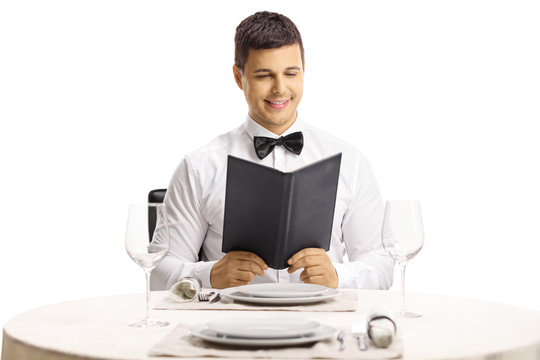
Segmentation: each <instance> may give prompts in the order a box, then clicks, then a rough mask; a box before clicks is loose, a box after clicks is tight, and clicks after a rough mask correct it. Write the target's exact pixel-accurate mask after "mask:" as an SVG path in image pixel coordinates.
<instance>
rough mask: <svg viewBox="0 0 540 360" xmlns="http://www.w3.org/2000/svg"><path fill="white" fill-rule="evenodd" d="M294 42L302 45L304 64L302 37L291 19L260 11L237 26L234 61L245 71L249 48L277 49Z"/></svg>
mask: <svg viewBox="0 0 540 360" xmlns="http://www.w3.org/2000/svg"><path fill="white" fill-rule="evenodd" d="M293 44H298V45H299V46H300V54H301V55H302V64H304V46H303V44H302V37H301V36H300V32H299V31H298V29H297V27H296V25H294V23H293V22H292V21H291V19H289V18H288V17H286V16H285V15H281V14H278V13H274V12H269V11H259V12H257V13H255V14H253V15H251V16H248V17H247V18H245V19H244V20H242V22H241V23H240V24H239V25H238V26H237V27H236V35H235V36H234V63H235V64H236V66H237V67H238V68H239V69H240V70H242V71H244V65H245V64H246V62H247V58H248V54H249V49H255V50H258V49H276V48H279V47H282V46H285V45H293Z"/></svg>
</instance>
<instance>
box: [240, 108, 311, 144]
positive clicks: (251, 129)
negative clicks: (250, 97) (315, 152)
mask: <svg viewBox="0 0 540 360" xmlns="http://www.w3.org/2000/svg"><path fill="white" fill-rule="evenodd" d="M298 118H299V115H298V113H296V120H295V121H294V123H293V124H292V125H291V127H290V128H288V129H287V130H285V132H284V133H283V134H281V135H277V134H274V133H273V132H271V131H270V130H268V129H266V128H264V127H262V126H261V125H259V124H257V122H256V121H255V120H253V119H252V118H251V116H250V115H249V113H248V115H247V117H246V121H245V122H244V128H245V129H246V133H247V134H248V135H249V137H250V138H251V140H253V137H254V136H266V137H269V138H273V139H277V138H279V137H280V136H287V135H289V134H292V133H294V132H297V131H302V128H303V126H302V122H301V121H299V119H298Z"/></svg>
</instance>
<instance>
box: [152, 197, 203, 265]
mask: <svg viewBox="0 0 540 360" xmlns="http://www.w3.org/2000/svg"><path fill="white" fill-rule="evenodd" d="M166 192H167V189H155V190H152V191H150V192H149V193H148V203H160V204H161V203H162V202H163V199H165V193H166ZM155 229H156V209H155V208H153V207H148V235H149V239H150V242H152V235H154V230H155ZM201 259H202V247H201V248H200V250H199V261H201Z"/></svg>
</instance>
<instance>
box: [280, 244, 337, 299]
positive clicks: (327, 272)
mask: <svg viewBox="0 0 540 360" xmlns="http://www.w3.org/2000/svg"><path fill="white" fill-rule="evenodd" d="M287 264H289V265H290V266H289V270H287V271H288V272H289V274H292V273H293V272H295V271H296V270H298V269H301V268H304V271H302V273H301V274H300V281H303V282H305V283H306V284H319V285H324V286H327V287H330V288H334V289H335V288H337V286H338V276H337V272H336V269H335V268H334V265H333V264H332V261H330V258H329V257H328V255H327V254H326V252H325V251H324V250H323V249H318V248H306V249H303V250H300V251H299V252H297V253H296V254H294V255H293V256H292V257H291V258H290V259H289V260H287Z"/></svg>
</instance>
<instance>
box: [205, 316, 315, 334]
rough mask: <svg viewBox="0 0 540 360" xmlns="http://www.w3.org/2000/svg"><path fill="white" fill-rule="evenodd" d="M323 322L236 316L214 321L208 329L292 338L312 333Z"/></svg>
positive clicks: (218, 331)
mask: <svg viewBox="0 0 540 360" xmlns="http://www.w3.org/2000/svg"><path fill="white" fill-rule="evenodd" d="M320 326H321V324H319V323H318V322H316V321H311V320H304V319H295V318H279V317H278V318H276V317H273V318H269V317H266V318H263V317H258V318H257V317H255V318H253V317H252V318H235V319H225V320H218V321H212V322H210V323H208V324H207V327H208V330H211V331H215V332H216V333H218V334H223V335H227V336H234V337H242V338H257V339H275V338H291V337H298V336H302V335H305V334H309V333H312V332H313V331H315V330H316V329H317V328H319V327H320Z"/></svg>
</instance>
